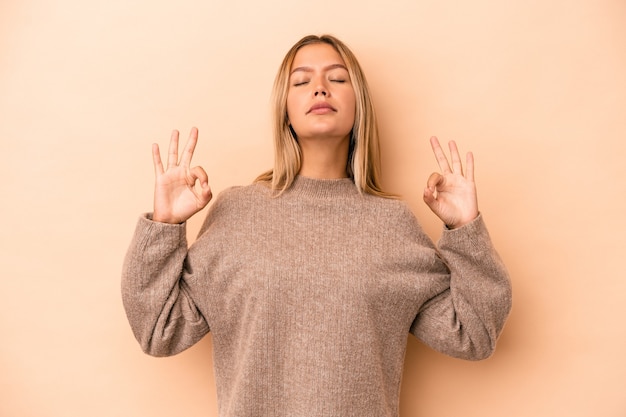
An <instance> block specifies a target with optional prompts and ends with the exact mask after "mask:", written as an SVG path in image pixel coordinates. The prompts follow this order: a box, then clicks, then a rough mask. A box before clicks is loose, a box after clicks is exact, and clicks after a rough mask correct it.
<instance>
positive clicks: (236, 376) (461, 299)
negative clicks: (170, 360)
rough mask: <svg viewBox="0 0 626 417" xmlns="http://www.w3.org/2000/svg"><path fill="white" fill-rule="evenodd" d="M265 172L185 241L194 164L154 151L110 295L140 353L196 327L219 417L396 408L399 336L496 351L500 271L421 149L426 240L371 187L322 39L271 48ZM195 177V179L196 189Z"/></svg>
mask: <svg viewBox="0 0 626 417" xmlns="http://www.w3.org/2000/svg"><path fill="white" fill-rule="evenodd" d="M274 103H275V116H276V117H275V127H274V130H275V135H274V136H275V148H276V155H275V164H274V169H273V170H271V171H269V172H267V173H265V174H263V175H261V176H260V177H259V178H257V180H256V181H255V183H254V184H252V185H249V186H245V187H235V188H231V189H228V190H226V191H224V192H223V193H221V194H220V196H219V197H218V198H217V199H216V201H215V202H214V203H213V205H212V206H211V208H210V211H209V214H208V216H207V218H206V220H205V223H204V225H203V226H202V229H201V231H200V233H199V236H198V239H197V241H196V242H195V243H194V244H193V245H191V247H190V248H189V249H188V247H187V242H186V240H185V226H184V222H185V221H186V220H187V219H188V218H190V217H191V216H192V215H193V214H195V213H196V212H198V211H199V210H201V209H202V208H203V207H205V206H206V205H207V204H208V203H209V201H210V200H211V190H210V187H209V184H208V179H207V175H206V172H205V171H204V170H203V169H202V168H200V167H195V168H191V167H190V162H191V158H192V155H193V151H194V148H195V144H196V141H197V136H198V132H197V130H196V129H192V131H191V135H190V138H189V140H188V142H187V145H186V146H185V148H184V151H183V154H182V157H181V158H180V161H179V158H178V133H177V132H174V133H173V135H172V138H171V141H170V147H169V155H168V163H167V168H164V166H163V164H162V162H161V157H160V152H159V148H158V146H157V145H154V146H153V158H154V165H155V172H156V187H155V201H154V213H153V214H152V215H150V214H148V215H145V216H143V217H142V218H141V219H140V221H139V224H138V226H137V230H136V232H135V235H134V237H133V241H132V243H131V246H130V248H129V251H128V254H127V256H126V260H125V264H124V272H123V277H122V290H123V291H122V293H123V300H124V305H125V308H126V311H127V315H128V318H129V321H130V324H131V326H132V328H133V331H134V333H135V336H136V337H137V339H138V341H139V342H140V344H141V346H142V348H143V349H144V351H145V352H147V353H149V354H152V355H155V356H166V355H173V354H176V353H178V352H180V351H182V350H184V349H186V348H188V347H190V346H191V345H193V344H194V343H196V342H197V341H198V340H200V339H201V338H202V337H203V336H204V335H205V334H206V333H207V332H209V331H211V333H212V335H213V349H214V364H215V376H216V385H217V394H218V402H219V404H218V407H219V415H220V416H223V417H226V416H237V417H241V416H352V415H354V416H360V417H364V416H376V417H380V416H397V415H398V402H399V392H400V379H401V373H402V364H403V359H404V353H405V349H406V336H407V333H408V332H410V333H412V334H414V335H415V336H416V337H418V338H419V339H420V340H422V341H423V342H424V343H426V344H428V345H429V346H431V347H433V348H434V349H437V350H438V351H440V352H443V353H446V354H448V355H452V356H455V357H460V358H465V359H471V360H478V359H483V358H486V357H488V356H489V355H490V354H491V353H492V352H493V350H494V348H495V343H496V340H497V338H498V336H499V334H500V332H501V330H502V327H503V325H504V322H505V319H506V317H507V315H508V312H509V310H510V306H511V292H510V291H511V288H510V283H509V280H508V276H507V272H506V270H505V268H504V266H503V265H502V263H501V261H500V259H499V258H498V255H497V254H496V252H495V250H494V249H493V247H492V244H491V241H490V239H489V236H488V233H487V230H486V228H485V225H484V223H483V220H482V217H481V216H480V214H479V212H478V207H477V200H476V189H475V186H474V181H473V158H472V155H471V154H468V155H467V159H466V167H465V172H464V171H463V167H462V163H461V159H460V156H459V152H458V150H457V148H456V145H455V144H454V143H453V142H451V143H450V155H451V165H450V164H449V162H448V160H447V158H446V156H445V154H444V152H443V150H442V149H441V147H440V145H439V143H438V141H437V139H436V138H432V139H431V144H432V147H433V151H434V154H435V157H436V158H437V161H438V163H439V166H440V168H441V171H442V172H441V173H435V174H432V175H431V176H430V178H429V179H428V181H427V185H426V188H425V190H424V201H425V202H426V203H427V204H428V206H429V207H430V208H431V209H432V210H433V211H434V212H435V214H436V215H437V216H439V217H440V218H441V220H442V221H443V222H444V224H445V225H446V226H447V227H446V228H445V229H444V231H443V234H442V238H441V241H440V242H439V246H438V247H435V246H434V245H433V243H432V242H431V241H430V240H429V238H428V237H427V236H426V235H425V234H424V232H423V231H422V230H421V228H420V226H419V225H418V223H417V221H416V220H415V218H414V216H413V215H412V213H411V211H410V210H409V208H408V207H407V205H406V204H405V203H403V202H401V201H400V200H398V199H396V198H392V197H391V196H389V195H387V194H386V193H384V192H383V191H382V190H381V187H380V184H379V172H378V133H377V128H376V120H375V116H374V110H373V107H372V104H371V101H370V97H369V92H368V88H367V84H366V81H365V78H364V76H363V73H362V71H361V69H360V67H359V65H358V62H357V61H356V59H355V57H354V56H353V54H352V53H351V52H350V51H349V49H348V48H347V47H346V46H345V45H344V44H343V43H341V42H340V41H339V40H337V39H336V38H333V37H331V36H323V37H316V36H308V37H305V38H303V39H302V40H300V41H299V42H298V43H297V44H296V45H294V46H293V47H292V49H291V50H290V51H289V52H288V53H287V55H286V57H285V59H284V61H283V63H282V65H281V68H280V70H279V72H278V75H277V78H276V82H275V85H274ZM196 184H199V186H197V187H195V185H196Z"/></svg>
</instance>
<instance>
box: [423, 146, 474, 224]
mask: <svg viewBox="0 0 626 417" xmlns="http://www.w3.org/2000/svg"><path fill="white" fill-rule="evenodd" d="M430 145H431V146H432V148H433V152H434V154H435V158H436V159H437V163H438V164H439V169H440V170H441V173H439V172H433V173H432V174H431V175H430V177H429V178H428V182H427V183H426V188H425V189H424V202H425V203H426V204H427V205H428V207H430V209H431V210H432V211H433V213H435V214H436V215H437V217H439V218H440V219H441V220H442V221H443V222H444V223H445V224H446V226H448V228H450V229H456V228H459V227H461V226H463V225H465V224H467V223H469V222H471V221H472V220H474V219H475V218H476V217H477V216H478V198H477V196H476V184H475V183H474V156H473V155H472V153H471V152H468V154H467V157H466V162H465V173H464V172H463V164H462V163H461V157H460V156H459V150H458V148H457V147H456V143H454V141H451V142H449V144H448V146H449V147H450V158H451V161H452V166H450V163H449V162H448V158H447V157H446V154H445V153H444V151H443V149H441V145H439V141H438V140H437V138H436V137H434V136H433V137H432V138H430Z"/></svg>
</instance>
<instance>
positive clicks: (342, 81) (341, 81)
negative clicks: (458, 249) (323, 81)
mask: <svg viewBox="0 0 626 417" xmlns="http://www.w3.org/2000/svg"><path fill="white" fill-rule="evenodd" d="M330 81H331V82H333V83H340V84H343V83H345V82H346V80H330Z"/></svg>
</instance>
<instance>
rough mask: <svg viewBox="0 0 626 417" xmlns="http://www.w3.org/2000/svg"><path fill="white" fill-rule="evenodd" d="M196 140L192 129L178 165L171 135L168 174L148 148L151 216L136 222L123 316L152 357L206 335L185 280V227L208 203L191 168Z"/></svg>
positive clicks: (198, 173) (201, 174)
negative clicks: (152, 183)
mask: <svg viewBox="0 0 626 417" xmlns="http://www.w3.org/2000/svg"><path fill="white" fill-rule="evenodd" d="M197 140H198V130H197V129H196V128H193V129H192V130H191V134H190V136H189V140H188V141H187V144H186V146H185V148H184V150H183V154H182V157H181V159H180V161H179V159H178V132H177V131H173V132H172V136H171V139H170V145H169V152H168V159H167V169H164V167H163V164H162V163H161V155H160V152H159V146H158V145H156V144H154V145H153V146H152V157H153V162H154V172H155V177H156V179H155V189H154V214H153V216H152V218H148V217H144V218H142V219H140V221H139V224H138V225H137V229H136V231H135V235H134V237H133V240H132V243H131V245H130V247H129V249H128V252H127V254H126V258H125V261H124V268H123V272H122V298H123V302H124V307H125V309H126V314H127V316H128V320H129V322H130V325H131V327H132V329H133V332H134V334H135V337H136V338H137V340H138V341H139V343H140V344H141V347H142V349H143V350H144V351H145V352H146V353H149V354H152V355H155V356H166V355H173V354H175V353H178V352H180V351H182V350H183V349H186V348H187V347H189V346H191V345H192V344H193V343H195V342H196V341H198V340H199V339H200V338H201V337H202V336H203V335H204V334H206V333H207V332H208V331H209V328H208V325H207V324H206V322H205V320H204V318H203V317H202V316H201V314H200V313H199V311H198V309H197V308H196V306H195V304H194V302H193V300H192V298H191V296H190V291H189V286H188V284H187V281H186V280H185V278H184V276H185V271H184V267H185V259H186V256H187V241H186V237H185V227H184V222H185V221H187V219H189V218H190V217H191V216H193V215H194V214H195V213H197V212H198V211H200V210H201V209H202V208H204V207H205V206H206V205H207V204H208V203H209V201H210V200H211V188H210V187H209V183H208V177H207V174H206V172H205V171H204V169H202V168H201V167H194V168H191V167H190V163H191V158H192V156H193V152H194V149H195V146H196V143H197ZM197 182H199V186H196V183H197Z"/></svg>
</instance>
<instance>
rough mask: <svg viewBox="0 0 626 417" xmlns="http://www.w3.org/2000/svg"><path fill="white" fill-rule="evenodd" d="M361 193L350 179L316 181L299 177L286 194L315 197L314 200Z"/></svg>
mask: <svg viewBox="0 0 626 417" xmlns="http://www.w3.org/2000/svg"><path fill="white" fill-rule="evenodd" d="M358 193H359V192H358V190H357V188H356V185H354V182H353V181H352V180H351V179H350V178H337V179H316V178H309V177H303V176H301V175H297V176H296V178H295V179H294V181H293V184H291V187H289V189H288V190H287V191H286V192H285V194H286V195H293V196H301V197H313V198H338V197H344V198H345V197H349V196H353V195H357V194H358Z"/></svg>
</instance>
